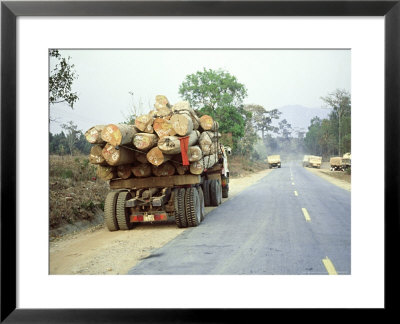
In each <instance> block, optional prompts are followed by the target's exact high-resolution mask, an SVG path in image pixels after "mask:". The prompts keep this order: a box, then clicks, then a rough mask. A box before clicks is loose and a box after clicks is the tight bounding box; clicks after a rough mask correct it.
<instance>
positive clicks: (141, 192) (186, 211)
mask: <svg viewBox="0 0 400 324" xmlns="http://www.w3.org/2000/svg"><path fill="white" fill-rule="evenodd" d="M218 158H219V160H218V163H217V164H215V165H214V166H213V167H212V168H210V169H205V170H204V171H203V173H202V174H200V175H194V174H183V175H172V176H163V177H147V178H129V179H125V180H124V179H113V180H110V183H109V184H110V192H109V193H108V194H107V197H106V200H105V205H104V219H105V223H106V226H107V228H108V229H109V230H110V231H117V230H130V229H132V228H133V226H134V225H135V224H138V223H145V222H151V223H154V222H168V221H175V223H176V225H177V226H178V227H180V228H185V227H194V226H198V225H199V224H200V223H201V221H202V220H203V219H204V216H205V207H206V206H219V205H220V204H221V202H222V198H227V197H228V193H229V169H228V161H227V156H226V152H225V148H224V147H223V145H220V149H219V152H218Z"/></svg>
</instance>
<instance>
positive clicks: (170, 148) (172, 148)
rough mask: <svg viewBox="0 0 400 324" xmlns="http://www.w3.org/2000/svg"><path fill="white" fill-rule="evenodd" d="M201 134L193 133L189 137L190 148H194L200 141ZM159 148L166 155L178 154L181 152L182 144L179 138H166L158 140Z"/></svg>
mask: <svg viewBox="0 0 400 324" xmlns="http://www.w3.org/2000/svg"><path fill="white" fill-rule="evenodd" d="M199 135H200V132H199V131H196V130H195V131H193V132H191V133H190V135H189V146H193V145H194V144H196V143H197V141H198V139H199ZM158 148H159V149H160V150H161V151H162V152H163V153H165V154H178V153H180V152H181V144H180V141H179V137H178V136H165V137H163V138H160V139H159V140H158Z"/></svg>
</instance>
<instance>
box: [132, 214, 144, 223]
mask: <svg viewBox="0 0 400 324" xmlns="http://www.w3.org/2000/svg"><path fill="white" fill-rule="evenodd" d="M131 222H143V215H134V216H131Z"/></svg>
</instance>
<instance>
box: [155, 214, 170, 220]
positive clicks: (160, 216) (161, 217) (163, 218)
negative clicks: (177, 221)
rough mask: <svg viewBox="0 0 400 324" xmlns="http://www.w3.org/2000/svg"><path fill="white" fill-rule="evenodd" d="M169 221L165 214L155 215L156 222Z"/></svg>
mask: <svg viewBox="0 0 400 324" xmlns="http://www.w3.org/2000/svg"><path fill="white" fill-rule="evenodd" d="M166 219H167V215H165V214H158V215H154V220H157V221H159V220H166Z"/></svg>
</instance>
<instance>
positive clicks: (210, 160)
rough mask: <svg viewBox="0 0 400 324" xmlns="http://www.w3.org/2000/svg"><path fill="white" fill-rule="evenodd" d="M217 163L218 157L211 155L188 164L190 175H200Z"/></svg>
mask: <svg viewBox="0 0 400 324" xmlns="http://www.w3.org/2000/svg"><path fill="white" fill-rule="evenodd" d="M217 162H218V155H217V154H211V155H207V156H205V157H203V158H202V159H201V160H200V161H196V162H192V163H190V173H192V174H196V175H197V174H201V173H203V171H204V170H205V169H209V168H211V167H213V166H214V165H215V164H216V163H217Z"/></svg>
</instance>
